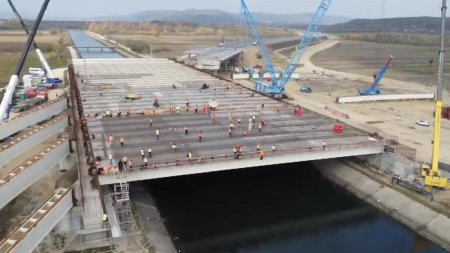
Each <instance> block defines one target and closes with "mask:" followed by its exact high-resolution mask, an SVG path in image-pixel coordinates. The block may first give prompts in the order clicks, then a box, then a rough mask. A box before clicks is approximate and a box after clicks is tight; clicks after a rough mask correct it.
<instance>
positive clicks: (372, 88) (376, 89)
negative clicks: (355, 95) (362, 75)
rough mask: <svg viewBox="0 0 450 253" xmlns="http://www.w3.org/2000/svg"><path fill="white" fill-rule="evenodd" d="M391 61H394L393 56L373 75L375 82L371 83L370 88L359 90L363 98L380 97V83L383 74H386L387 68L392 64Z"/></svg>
mask: <svg viewBox="0 0 450 253" xmlns="http://www.w3.org/2000/svg"><path fill="white" fill-rule="evenodd" d="M392 59H394V56H392V55H390V56H389V59H388V60H387V62H386V64H384V66H383V67H382V68H381V69H380V71H378V73H377V74H376V75H375V80H374V81H373V84H372V86H370V87H369V88H368V89H365V90H359V94H360V95H363V96H368V95H380V94H381V92H380V89H379V88H380V83H381V79H383V76H384V74H386V71H387V69H388V67H389V65H390V64H391V62H392Z"/></svg>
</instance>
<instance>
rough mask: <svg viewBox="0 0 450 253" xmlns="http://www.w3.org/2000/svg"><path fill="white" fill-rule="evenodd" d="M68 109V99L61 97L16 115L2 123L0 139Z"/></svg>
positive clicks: (0, 124) (0, 125)
mask: <svg viewBox="0 0 450 253" xmlns="http://www.w3.org/2000/svg"><path fill="white" fill-rule="evenodd" d="M66 109H67V99H66V98H65V97H60V98H59V99H57V100H54V101H51V102H49V103H46V104H43V105H40V106H36V107H35V108H33V109H31V110H29V111H26V112H24V113H21V114H19V115H17V116H16V117H14V118H12V119H10V120H6V121H3V122H1V123H0V139H3V138H5V137H8V136H10V135H12V134H14V133H17V132H19V131H21V130H23V129H25V128H27V127H29V126H31V125H35V124H36V123H38V122H40V121H43V120H45V119H49V118H51V117H52V116H54V115H58V114H60V113H61V112H63V111H65V110H66Z"/></svg>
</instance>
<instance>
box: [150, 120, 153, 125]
mask: <svg viewBox="0 0 450 253" xmlns="http://www.w3.org/2000/svg"><path fill="white" fill-rule="evenodd" d="M152 125H153V120H152V119H150V127H152Z"/></svg>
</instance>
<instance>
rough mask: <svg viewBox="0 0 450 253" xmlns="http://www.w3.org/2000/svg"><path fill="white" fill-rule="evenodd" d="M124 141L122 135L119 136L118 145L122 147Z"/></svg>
mask: <svg viewBox="0 0 450 253" xmlns="http://www.w3.org/2000/svg"><path fill="white" fill-rule="evenodd" d="M124 142H125V138H124V137H123V136H120V146H122V147H123V143H124Z"/></svg>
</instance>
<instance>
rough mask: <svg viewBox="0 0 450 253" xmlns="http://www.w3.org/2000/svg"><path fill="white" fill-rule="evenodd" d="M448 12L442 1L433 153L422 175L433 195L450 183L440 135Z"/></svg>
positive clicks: (445, 3)
mask: <svg viewBox="0 0 450 253" xmlns="http://www.w3.org/2000/svg"><path fill="white" fill-rule="evenodd" d="M446 11H447V0H442V9H441V12H442V25H441V48H440V51H439V76H438V85H437V92H436V102H435V113H434V118H435V122H434V133H433V153H432V159H431V166H430V165H429V164H423V165H422V166H421V175H422V177H423V178H424V179H425V190H426V191H428V192H431V194H433V192H434V189H435V188H440V189H442V188H449V189H450V183H449V182H448V179H447V178H446V177H445V176H444V175H443V173H442V170H440V169H439V151H440V134H441V119H442V86H443V82H444V79H443V78H444V56H445V51H444V50H445V19H446Z"/></svg>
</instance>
